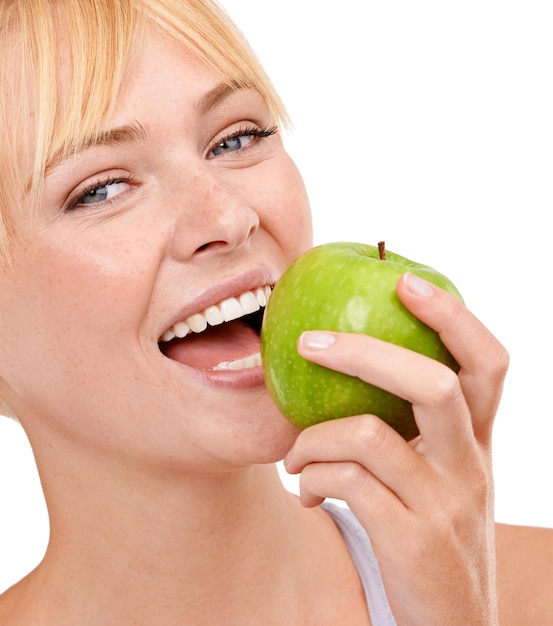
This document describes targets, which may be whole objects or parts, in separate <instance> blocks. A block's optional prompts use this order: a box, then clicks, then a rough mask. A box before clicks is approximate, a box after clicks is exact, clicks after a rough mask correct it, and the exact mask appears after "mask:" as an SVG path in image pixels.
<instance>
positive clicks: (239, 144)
mask: <svg viewBox="0 0 553 626" xmlns="http://www.w3.org/2000/svg"><path fill="white" fill-rule="evenodd" d="M252 141H253V135H240V137H229V139H225V140H224V141H222V142H221V143H220V144H218V145H216V146H215V148H213V150H212V151H211V154H212V155H213V156H218V155H220V154H225V153H227V152H235V151H236V150H240V149H241V148H245V147H246V146H247V145H248V144H249V143H251V142H252Z"/></svg>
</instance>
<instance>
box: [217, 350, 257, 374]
mask: <svg viewBox="0 0 553 626" xmlns="http://www.w3.org/2000/svg"><path fill="white" fill-rule="evenodd" d="M260 365H261V354H260V353H259V352H258V353H257V354H252V355H251V356H248V357H246V358H245V359H237V360H236V361H223V362H222V363H219V364H218V365H216V366H215V367H214V368H213V369H214V370H245V369H248V368H250V367H259V366H260Z"/></svg>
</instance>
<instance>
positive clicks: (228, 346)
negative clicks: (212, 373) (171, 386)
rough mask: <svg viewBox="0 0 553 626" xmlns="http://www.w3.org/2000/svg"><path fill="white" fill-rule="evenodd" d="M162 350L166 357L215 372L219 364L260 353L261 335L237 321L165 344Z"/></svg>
mask: <svg viewBox="0 0 553 626" xmlns="http://www.w3.org/2000/svg"><path fill="white" fill-rule="evenodd" d="M161 349H162V351H163V353H164V354H165V356H167V357H169V358H170V359H173V360H174V361H178V362H179V363H182V364H183V365H188V366H190V367H195V368H197V369H212V368H214V367H215V366H216V365H218V364H219V363H222V362H225V361H235V360H236V359H243V358H245V357H247V356H250V355H252V354H255V353H256V352H259V335H258V333H257V332H256V331H255V330H254V329H253V328H250V327H249V326H248V325H247V324H245V323H244V322H242V321H240V320H237V321H234V322H228V323H226V324H221V325H220V326H213V327H208V328H207V330H205V331H204V332H203V333H199V334H194V333H192V334H190V335H188V336H187V337H185V338H184V339H180V340H173V341H171V342H170V343H167V344H162V346H161Z"/></svg>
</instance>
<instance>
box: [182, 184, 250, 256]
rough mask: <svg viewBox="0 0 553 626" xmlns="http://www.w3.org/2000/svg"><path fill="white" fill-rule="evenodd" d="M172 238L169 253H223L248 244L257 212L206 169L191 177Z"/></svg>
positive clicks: (186, 254)
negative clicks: (170, 251)
mask: <svg viewBox="0 0 553 626" xmlns="http://www.w3.org/2000/svg"><path fill="white" fill-rule="evenodd" d="M181 197H183V198H186V199H185V200H183V203H184V205H185V206H182V207H180V210H179V213H178V216H177V220H176V224H175V230H174V233H173V238H172V256H173V257H174V258H178V259H180V260H183V259H190V258H191V257H193V256H196V255H209V254H224V253H228V252H231V251H232V250H236V249H237V248H240V247H243V246H245V245H247V243H248V242H249V241H250V239H251V238H252V236H253V235H254V233H255V232H256V231H257V229H258V228H259V215H258V214H257V212H256V211H255V210H254V209H253V208H252V207H250V205H249V204H248V203H247V202H246V200H245V198H244V197H243V195H242V194H241V193H240V192H239V191H238V190H237V189H236V188H235V187H234V186H232V185H229V184H226V183H225V182H222V181H220V180H218V179H217V177H216V176H215V175H213V174H211V173H209V172H207V173H205V172H204V173H202V174H199V175H197V176H193V177H190V179H189V188H188V193H185V194H184V196H183V195H181Z"/></svg>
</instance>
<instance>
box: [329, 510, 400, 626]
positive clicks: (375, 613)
mask: <svg viewBox="0 0 553 626" xmlns="http://www.w3.org/2000/svg"><path fill="white" fill-rule="evenodd" d="M321 508H323V509H324V510H325V511H326V512H327V513H328V514H329V515H330V517H331V518H332V519H333V520H334V522H335V524H336V526H337V527H338V529H339V530H340V532H341V533H342V537H343V538H344V542H345V544H346V546H347V548H348V550H349V552H350V554H351V558H352V559H353V562H354V563H355V566H356V568H357V571H358V572H359V577H360V579H361V582H362V584H363V588H364V590H365V597H366V599H367V605H368V607H369V616H370V618H371V623H372V626H397V625H396V621H395V619H394V616H393V615H392V610H391V609H390V605H389V604H388V598H387V597H386V591H385V590H384V583H383V582H382V576H381V575H380V568H379V566H378V561H377V560H376V556H375V554H374V552H373V549H372V546H371V542H370V539H369V537H368V535H367V533H366V531H365V529H364V528H363V527H362V526H361V524H360V523H359V522H358V521H357V518H356V517H355V516H354V515H353V513H352V512H351V511H350V510H349V509H346V508H342V507H339V506H337V505H335V504H332V503H330V502H324V503H323V504H322V505H321Z"/></svg>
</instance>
